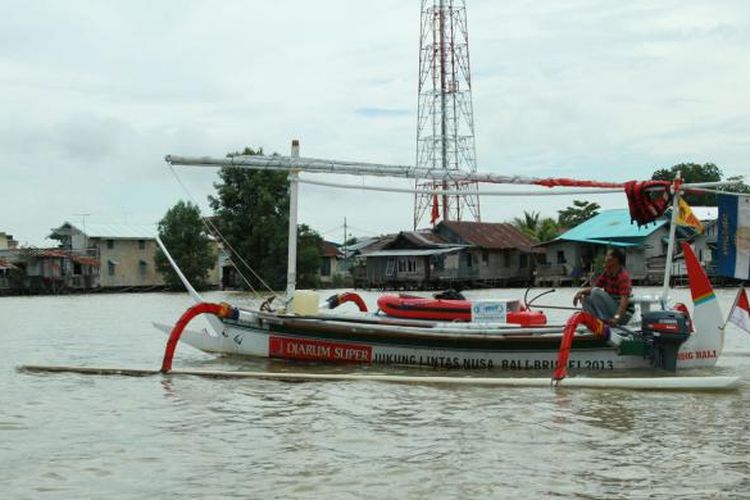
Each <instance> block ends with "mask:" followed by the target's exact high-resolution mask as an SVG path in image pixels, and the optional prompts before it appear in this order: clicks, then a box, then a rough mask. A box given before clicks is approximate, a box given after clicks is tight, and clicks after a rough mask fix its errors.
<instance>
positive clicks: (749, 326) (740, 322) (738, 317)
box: [729, 287, 750, 333]
mask: <svg viewBox="0 0 750 500" xmlns="http://www.w3.org/2000/svg"><path fill="white" fill-rule="evenodd" d="M729 321H731V322H732V323H734V324H735V325H737V326H739V327H740V328H742V329H743V330H745V331H746V332H747V333H750V302H748V300H747V292H746V291H745V287H742V288H740V289H739V291H738V292H737V299H736V300H735V301H734V307H732V311H731V312H730V313H729Z"/></svg>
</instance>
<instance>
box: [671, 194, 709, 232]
mask: <svg viewBox="0 0 750 500" xmlns="http://www.w3.org/2000/svg"><path fill="white" fill-rule="evenodd" d="M677 225H678V226H690V227H692V228H695V230H696V231H698V232H699V233H702V232H703V224H701V221H699V220H698V217H696V216H695V214H694V213H693V211H692V210H691V209H690V205H688V204H687V203H686V202H685V200H683V199H682V198H680V205H679V207H678V208H677Z"/></svg>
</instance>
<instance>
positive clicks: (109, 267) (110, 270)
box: [107, 260, 116, 276]
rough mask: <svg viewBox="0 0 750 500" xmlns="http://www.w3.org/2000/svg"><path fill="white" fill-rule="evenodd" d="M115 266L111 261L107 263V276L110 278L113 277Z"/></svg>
mask: <svg viewBox="0 0 750 500" xmlns="http://www.w3.org/2000/svg"><path fill="white" fill-rule="evenodd" d="M115 266H116V264H115V263H114V262H113V261H111V260H110V261H109V262H107V274H109V275H110V276H114V275H115Z"/></svg>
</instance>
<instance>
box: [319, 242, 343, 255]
mask: <svg viewBox="0 0 750 500" xmlns="http://www.w3.org/2000/svg"><path fill="white" fill-rule="evenodd" d="M320 255H321V257H343V254H342V253H341V251H340V250H339V247H338V245H336V243H333V242H330V241H323V242H322V243H321V245H320Z"/></svg>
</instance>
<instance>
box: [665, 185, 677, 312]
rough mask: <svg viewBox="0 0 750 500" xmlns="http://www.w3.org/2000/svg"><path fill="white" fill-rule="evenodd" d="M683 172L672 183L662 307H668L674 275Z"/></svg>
mask: <svg viewBox="0 0 750 500" xmlns="http://www.w3.org/2000/svg"><path fill="white" fill-rule="evenodd" d="M680 177H681V172H677V176H676V177H675V179H674V183H673V184H672V189H673V190H674V193H673V197H672V218H671V220H670V222H669V240H668V242H667V255H666V258H665V259H664V283H663V284H662V290H661V306H662V309H666V308H667V299H668V296H669V280H670V278H671V277H672V256H673V253H674V243H675V237H676V235H677V215H678V213H677V212H678V209H679V207H680V196H681V195H682V189H681V185H682V182H681V178H680Z"/></svg>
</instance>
